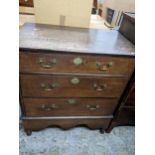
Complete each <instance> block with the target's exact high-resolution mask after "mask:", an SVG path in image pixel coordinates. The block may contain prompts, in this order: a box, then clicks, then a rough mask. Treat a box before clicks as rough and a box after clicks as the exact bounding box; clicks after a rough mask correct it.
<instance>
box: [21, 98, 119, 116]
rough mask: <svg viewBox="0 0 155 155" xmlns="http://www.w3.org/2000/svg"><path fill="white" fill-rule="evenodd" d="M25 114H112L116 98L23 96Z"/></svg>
mask: <svg viewBox="0 0 155 155" xmlns="http://www.w3.org/2000/svg"><path fill="white" fill-rule="evenodd" d="M23 101H24V106H25V111H26V116H34V117H37V116H40V117H43V116H104V115H112V114H113V111H114V109H115V107H116V105H117V99H104V98H48V99H41V98H39V99H38V98H24V99H23Z"/></svg>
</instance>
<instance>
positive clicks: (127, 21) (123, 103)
mask: <svg viewBox="0 0 155 155" xmlns="http://www.w3.org/2000/svg"><path fill="white" fill-rule="evenodd" d="M119 32H120V33H121V34H122V35H124V37H126V38H127V39H128V40H130V41H131V42H132V43H133V44H135V15H134V14H133V13H123V19H122V22H121V25H120V28H119ZM119 102H120V106H119V107H118V108H117V109H115V112H114V118H113V120H112V121H111V123H110V125H109V127H108V129H107V132H110V131H111V130H112V129H113V128H114V127H115V126H120V125H135V73H134V72H133V74H132V76H131V79H130V80H129V82H128V85H127V87H126V90H125V91H124V93H123V95H122V97H121V98H120V101H119Z"/></svg>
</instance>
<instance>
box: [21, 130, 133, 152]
mask: <svg viewBox="0 0 155 155" xmlns="http://www.w3.org/2000/svg"><path fill="white" fill-rule="evenodd" d="M19 134H20V135H19V139H20V140H19V143H20V155H134V154H135V128H134V127H116V128H114V129H113V130H112V132H111V133H110V134H107V133H105V134H100V133H99V131H98V130H89V129H87V128H84V127H76V128H72V129H70V130H67V131H64V130H61V129H59V128H48V129H44V130H42V131H39V132H32V135H31V136H27V135H26V134H25V132H24V131H23V129H22V128H21V129H20V132H19Z"/></svg>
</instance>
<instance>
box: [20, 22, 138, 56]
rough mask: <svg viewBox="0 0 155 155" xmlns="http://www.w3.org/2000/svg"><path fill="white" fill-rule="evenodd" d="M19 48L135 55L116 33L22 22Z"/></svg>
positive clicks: (126, 42) (129, 45)
mask: <svg viewBox="0 0 155 155" xmlns="http://www.w3.org/2000/svg"><path fill="white" fill-rule="evenodd" d="M19 48H20V49H22V48H24V49H27V48H29V49H43V50H51V51H58V52H59V51H64V52H65V51H66V52H80V53H95V54H114V55H128V56H134V55H135V52H134V51H135V47H134V45H133V44H132V43H131V42H130V41H128V40H127V39H126V38H125V37H124V36H122V35H121V34H120V33H119V32H118V31H116V30H101V29H86V28H73V27H62V26H52V25H44V24H32V23H26V24H24V26H23V27H21V28H20V31H19Z"/></svg>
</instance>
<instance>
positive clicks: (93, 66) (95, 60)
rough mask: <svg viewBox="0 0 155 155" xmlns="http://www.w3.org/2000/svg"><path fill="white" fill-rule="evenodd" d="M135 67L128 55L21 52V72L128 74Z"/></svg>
mask: <svg viewBox="0 0 155 155" xmlns="http://www.w3.org/2000/svg"><path fill="white" fill-rule="evenodd" d="M133 68H134V59H133V58H127V57H113V56H96V55H83V54H81V55H79V54H63V53H61V54H60V53H52V54H41V53H28V52H27V53H26V52H20V72H22V73H43V74H44V73H45V74H53V73H87V74H105V75H109V74H112V75H123V76H128V75H129V74H130V73H131V72H132V70H133Z"/></svg>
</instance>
